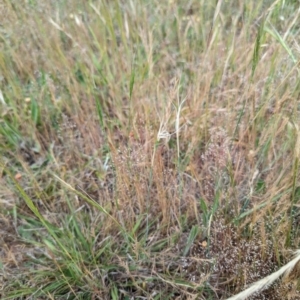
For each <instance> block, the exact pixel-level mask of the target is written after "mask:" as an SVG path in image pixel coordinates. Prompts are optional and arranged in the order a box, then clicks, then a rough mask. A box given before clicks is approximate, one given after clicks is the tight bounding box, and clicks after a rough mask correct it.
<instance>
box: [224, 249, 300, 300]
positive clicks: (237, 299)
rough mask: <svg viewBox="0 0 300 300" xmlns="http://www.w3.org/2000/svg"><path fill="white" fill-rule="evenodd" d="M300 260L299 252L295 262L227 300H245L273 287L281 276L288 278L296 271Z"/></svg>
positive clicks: (299, 251) (296, 253)
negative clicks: (295, 268)
mask: <svg viewBox="0 0 300 300" xmlns="http://www.w3.org/2000/svg"><path fill="white" fill-rule="evenodd" d="M299 260H300V250H297V251H296V252H295V257H294V259H293V260H291V261H290V262H289V263H287V264H286V265H284V266H283V267H281V268H280V269H279V270H278V271H276V272H274V273H272V274H270V275H269V276H267V277H265V278H263V279H261V280H259V281H257V282H255V283H253V284H252V285H251V286H250V287H249V288H247V289H246V290H244V291H243V292H241V293H239V294H237V295H235V296H233V297H230V298H228V299H227V300H244V299H247V298H248V297H250V296H252V295H254V294H257V293H259V292H260V291H263V290H265V289H266V288H268V287H269V286H270V285H272V284H273V283H274V282H275V281H276V280H277V279H278V278H279V277H280V276H282V275H285V276H288V274H289V273H290V272H291V271H292V270H293V269H294V267H295V266H296V264H297V263H298V262H299Z"/></svg>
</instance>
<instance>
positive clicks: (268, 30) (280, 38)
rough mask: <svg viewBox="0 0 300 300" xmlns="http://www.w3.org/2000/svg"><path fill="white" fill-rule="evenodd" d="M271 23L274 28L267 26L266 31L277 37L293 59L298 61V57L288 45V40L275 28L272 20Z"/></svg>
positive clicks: (294, 61)
mask: <svg viewBox="0 0 300 300" xmlns="http://www.w3.org/2000/svg"><path fill="white" fill-rule="evenodd" d="M269 24H270V26H271V27H272V29H271V28H269V27H267V26H265V28H264V30H265V31H266V32H268V33H269V34H270V35H271V36H272V37H273V38H275V39H276V40H277V41H278V42H279V43H280V45H281V46H282V47H283V49H284V50H285V51H286V52H287V53H288V55H289V56H290V58H291V59H292V61H293V63H297V59H296V57H295V56H294V54H293V52H292V49H291V48H290V47H289V46H288V44H287V43H286V41H285V40H284V39H283V38H282V37H281V35H280V34H279V32H278V31H277V30H276V28H274V27H273V25H272V24H271V23H270V22H269Z"/></svg>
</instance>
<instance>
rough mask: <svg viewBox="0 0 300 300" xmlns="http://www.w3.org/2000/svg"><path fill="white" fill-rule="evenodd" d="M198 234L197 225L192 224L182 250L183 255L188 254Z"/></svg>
mask: <svg viewBox="0 0 300 300" xmlns="http://www.w3.org/2000/svg"><path fill="white" fill-rule="evenodd" d="M198 234H199V226H193V227H192V229H191V231H190V234H189V237H188V240H187V245H186V247H185V249H184V251H183V256H186V255H187V254H188V252H189V251H190V248H191V246H192V245H193V243H194V240H195V238H196V237H197V235H198Z"/></svg>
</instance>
